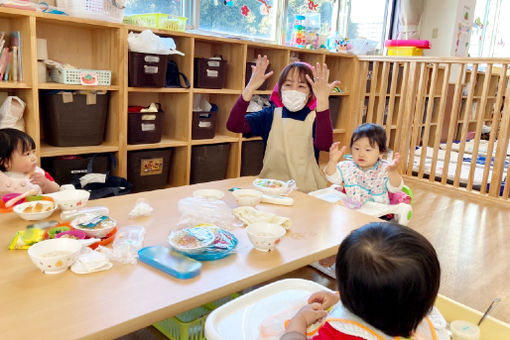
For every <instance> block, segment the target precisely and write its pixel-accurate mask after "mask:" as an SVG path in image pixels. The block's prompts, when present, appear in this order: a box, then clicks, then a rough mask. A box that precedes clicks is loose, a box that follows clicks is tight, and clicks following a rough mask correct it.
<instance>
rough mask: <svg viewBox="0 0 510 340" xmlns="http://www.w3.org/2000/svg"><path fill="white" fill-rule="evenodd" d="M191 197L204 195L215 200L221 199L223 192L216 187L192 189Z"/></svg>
mask: <svg viewBox="0 0 510 340" xmlns="http://www.w3.org/2000/svg"><path fill="white" fill-rule="evenodd" d="M193 197H204V198H210V199H215V200H221V199H223V197H225V193H224V192H223V191H221V190H217V189H199V190H195V191H193Z"/></svg>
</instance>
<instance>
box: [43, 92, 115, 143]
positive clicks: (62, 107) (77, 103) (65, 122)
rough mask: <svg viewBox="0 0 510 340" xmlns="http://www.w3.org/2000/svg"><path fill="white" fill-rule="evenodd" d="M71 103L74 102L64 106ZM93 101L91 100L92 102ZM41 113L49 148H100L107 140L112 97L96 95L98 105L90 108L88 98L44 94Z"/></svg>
mask: <svg viewBox="0 0 510 340" xmlns="http://www.w3.org/2000/svg"><path fill="white" fill-rule="evenodd" d="M64 98H65V99H64ZM67 100H70V101H69V102H65V103H64V101H67ZM93 100H94V99H93V98H92V97H91V96H89V102H93ZM40 112H41V115H42V122H43V126H44V129H45V130H44V138H45V140H46V142H47V143H48V144H51V145H55V146H85V145H99V144H101V143H102V142H103V140H104V133H105V125H106V114H107V112H108V94H107V93H106V94H95V104H89V105H88V104H87V95H85V94H77V93H71V92H68V93H66V94H65V95H62V94H58V93H56V91H42V92H41V106H40Z"/></svg>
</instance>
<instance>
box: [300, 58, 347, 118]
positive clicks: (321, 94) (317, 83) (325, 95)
mask: <svg viewBox="0 0 510 340" xmlns="http://www.w3.org/2000/svg"><path fill="white" fill-rule="evenodd" d="M312 73H313V79H311V78H310V77H309V76H308V75H306V80H307V81H308V83H309V84H310V86H311V87H312V90H313V94H314V95H315V98H317V111H319V112H320V111H324V110H326V109H328V108H329V95H330V94H331V91H333V89H334V88H335V87H336V86H338V85H340V81H338V80H334V81H333V82H331V83H329V82H328V79H329V69H328V65H326V63H324V64H322V66H321V64H319V63H317V64H316V65H315V67H312Z"/></svg>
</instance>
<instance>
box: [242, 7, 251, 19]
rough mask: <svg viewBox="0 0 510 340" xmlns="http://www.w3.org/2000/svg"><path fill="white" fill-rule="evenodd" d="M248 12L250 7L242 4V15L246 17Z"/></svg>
mask: <svg viewBox="0 0 510 340" xmlns="http://www.w3.org/2000/svg"><path fill="white" fill-rule="evenodd" d="M249 13H250V9H249V8H248V6H246V5H244V6H243V7H241V14H242V15H244V16H245V17H247V16H248V14H249Z"/></svg>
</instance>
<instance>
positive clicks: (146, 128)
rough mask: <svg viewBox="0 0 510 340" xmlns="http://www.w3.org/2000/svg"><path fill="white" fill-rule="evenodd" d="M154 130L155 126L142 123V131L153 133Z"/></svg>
mask: <svg viewBox="0 0 510 340" xmlns="http://www.w3.org/2000/svg"><path fill="white" fill-rule="evenodd" d="M154 130H156V124H152V123H142V131H154Z"/></svg>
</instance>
